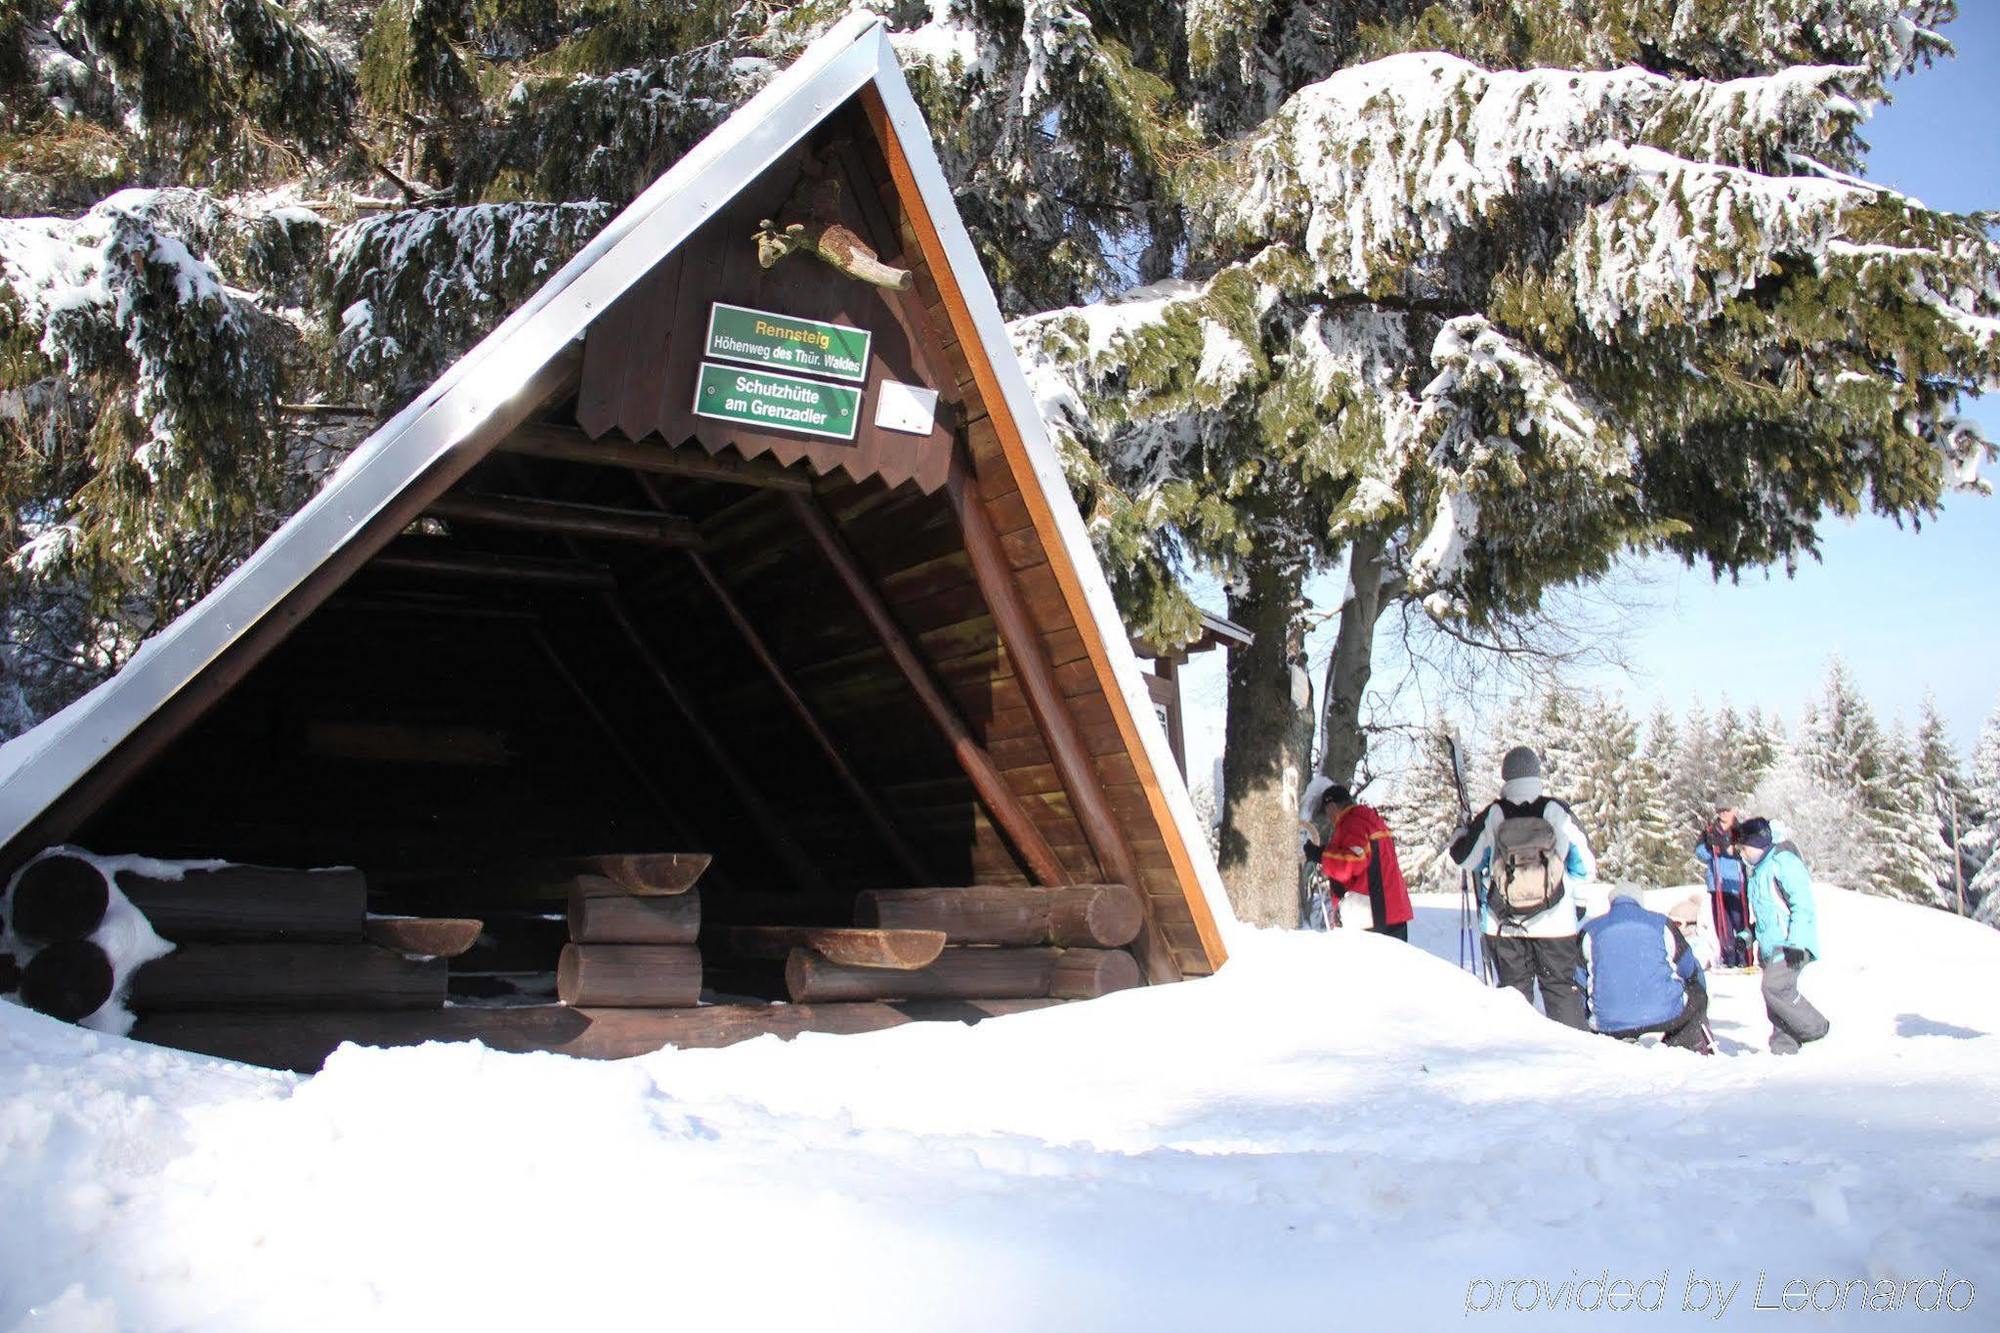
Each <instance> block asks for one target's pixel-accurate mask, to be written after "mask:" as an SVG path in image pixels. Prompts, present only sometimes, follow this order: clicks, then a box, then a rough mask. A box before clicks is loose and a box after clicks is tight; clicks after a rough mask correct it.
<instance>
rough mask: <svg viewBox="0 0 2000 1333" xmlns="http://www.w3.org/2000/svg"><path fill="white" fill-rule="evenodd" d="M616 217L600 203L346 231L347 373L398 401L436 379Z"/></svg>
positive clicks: (498, 208) (339, 267) (338, 266)
mask: <svg viewBox="0 0 2000 1333" xmlns="http://www.w3.org/2000/svg"><path fill="white" fill-rule="evenodd" d="M610 213H611V209H610V207H609V205H606V204H601V203H575V204H529V203H517V204H477V205H473V206H471V207H467V208H423V209H410V210H407V211H404V212H400V213H390V214H386V215H384V216H380V217H372V218H368V219H366V220H364V221H361V222H357V223H355V224H353V225H352V226H349V227H344V228H342V229H341V230H340V231H339V232H338V233H337V234H336V235H335V237H334V239H333V245H332V250H331V270H332V271H331V278H330V285H331V290H332V293H333V298H334V299H333V309H334V310H336V311H338V312H339V320H340V326H339V330H338V334H337V338H338V343H337V346H338V349H339V353H340V355H341V357H342V359H343V361H344V363H345V365H346V367H347V369H348V371H349V372H350V373H351V374H353V375H354V376H355V377H356V378H358V379H360V380H362V381H363V382H365V383H367V384H370V385H372V386H375V387H376V388H378V389H379V390H381V391H382V392H384V393H386V394H387V395H389V396H390V397H392V398H394V397H398V396H403V395H407V394H408V393H410V392H411V391H413V390H414V389H415V388H416V387H417V386H419V385H421V384H423V383H425V382H426V381H428V380H431V379H434V378H435V377H436V376H437V375H438V373H439V372H440V371H442V370H443V368H444V367H445V366H446V365H448V364H449V363H450V362H451V361H452V360H453V359H454V358H455V357H457V356H458V355H459V354H460V353H461V352H463V351H464V350H465V349H466V348H467V347H469V346H471V345H472V343H473V342H474V341H475V340H476V339H477V338H478V337H479V336H480V335H482V334H483V333H485V332H486V331H487V330H488V329H490V328H492V327H493V326H494V325H496V324H498V323H499V322H500V320H501V318H502V317H503V316H505V315H506V313H507V312H508V311H509V310H511V309H512V308H513V307H514V306H515V305H517V304H518V303H519V302H520V301H521V300H523V299H524V298H525V297H526V296H527V295H528V294H529V293H530V292H532V291H533V290H534V289H535V288H536V287H537V286H539V285H540V284H541V282H542V281H543V280H544V279H545V278H546V277H547V275H548V274H549V273H550V272H552V271H554V269H555V268H556V266H558V265H559V264H561V263H562V262H563V261H564V260H566V259H567V258H569V256H570V255H572V254H574V253H575V252H576V251H577V250H578V249H579V248H581V247H582V245H583V243H584V242H585V241H587V240H589V239H590V237H591V236H593V235H595V234H596V232H597V230H598V229H599V228H600V227H602V226H603V225H604V222H605V219H606V218H607V217H609V216H610Z"/></svg>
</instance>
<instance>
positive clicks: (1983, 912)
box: [1964, 705, 2000, 927]
mask: <svg viewBox="0 0 2000 1333" xmlns="http://www.w3.org/2000/svg"><path fill="white" fill-rule="evenodd" d="M1967 785H1968V788H1969V797H1970V799H1969V804H1970V805H1971V807H1972V815H1971V820H1970V829H1971V831H1970V832H1969V833H1967V834H1965V835H1964V840H1965V853H1966V856H1967V858H1968V859H1969V860H1970V861H1971V862H1972V863H1973V864H1974V866H1975V869H1974V870H1973V875H1972V879H1971V881H1970V883H1968V884H1967V886H1966V898H1967V900H1968V901H1970V902H1972V903H1975V904H1976V908H1975V914H1976V915H1977V916H1978V918H1979V919H1980V920H1981V921H1984V922H1985V923H1986V924H1987V925H1989V926H1994V927H2000V705H1995V707H1994V709H1993V713H1992V715H1991V716H1989V717H1988V718H1987V719H1986V725H1985V726H1983V727H1981V728H1980V730H1979V743H1978V744H1977V745H1976V746H1975V747H1974V748H1973V751H1972V775H1971V779H1970V781H1969V783H1968V784H1967Z"/></svg>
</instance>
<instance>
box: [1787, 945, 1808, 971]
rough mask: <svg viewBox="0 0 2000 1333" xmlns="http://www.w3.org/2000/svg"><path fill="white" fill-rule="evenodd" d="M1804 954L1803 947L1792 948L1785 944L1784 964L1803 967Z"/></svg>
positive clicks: (1804, 962)
mask: <svg viewBox="0 0 2000 1333" xmlns="http://www.w3.org/2000/svg"><path fill="white" fill-rule="evenodd" d="M1806 956H1807V955H1806V951H1805V950H1804V949H1794V948H1793V947H1792V946H1791V945H1789V944H1787V945H1786V946H1785V965H1786V966H1787V967H1804V966H1805V965H1806Z"/></svg>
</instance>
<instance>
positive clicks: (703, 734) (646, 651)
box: [603, 593, 826, 892]
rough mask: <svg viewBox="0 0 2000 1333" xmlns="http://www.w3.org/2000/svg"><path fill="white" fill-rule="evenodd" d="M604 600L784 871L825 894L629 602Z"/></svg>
mask: <svg viewBox="0 0 2000 1333" xmlns="http://www.w3.org/2000/svg"><path fill="white" fill-rule="evenodd" d="M603 603H604V609H605V610H606V611H608V612H610V614H611V619H612V621H613V622H614V623H616V624H617V626H618V629H619V631H620V632H621V633H623V634H624V636H625V638H626V641H627V642H629V643H630V644H631V645H632V650H633V651H634V652H635V653H637V654H638V655H639V659H640V661H641V662H642V663H644V665H645V667H646V670H647V671H648V672H649V673H651V675H652V677H653V679H654V681H656V682H657V683H658V684H659V687H660V691H661V693H663V694H665V695H666V696H667V698H668V699H669V700H670V701H671V702H672V703H673V705H674V708H675V709H676V710H678V711H679V713H680V715H681V720H682V721H684V722H686V723H687V728H688V730H689V731H690V732H692V733H693V734H694V738H695V742H696V743H697V744H699V745H700V746H701V748H702V749H703V750H705V751H706V752H707V753H708V759H709V762H710V763H712V764H714V765H715V771H716V772H718V773H720V774H721V775H722V780H723V781H724V782H727V783H728V784H729V785H730V787H732V788H733V789H734V790H735V792H736V799H737V800H739V801H741V802H742V803H743V808H744V809H745V810H747V811H749V813H750V817H751V818H752V819H753V820H755V821H756V823H757V826H758V827H759V828H760V829H762V830H763V833H764V837H765V838H766V839H767V840H768V841H769V843H770V847H771V850H772V852H774V853H775V854H776V855H777V856H778V858H779V859H780V860H782V861H783V862H784V863H785V869H786V870H787V871H789V872H790V873H791V875H792V876H793V877H794V879H795V880H797V881H798V882H799V883H801V884H803V885H805V886H806V887H807V888H808V889H811V890H814V891H818V892H824V891H825V889H826V879H825V877H824V876H822V875H821V874H820V872H819V866H818V865H817V864H815V863H814V862H813V860H812V859H811V858H810V857H808V856H807V855H806V854H805V852H804V850H803V849H802V848H800V846H799V844H798V840H797V839H796V838H794V837H792V834H791V830H790V829H787V828H786V827H785V826H784V824H783V823H781V822H780V821H779V820H778V817H777V816H776V815H774V814H773V813H772V812H771V807H770V805H769V804H768V803H766V801H765V800H764V794H763V793H762V792H761V791H759V790H758V789H757V785H756V784H755V783H753V782H752V781H750V779H749V778H748V777H747V776H745V775H744V772H743V770H742V769H740V768H738V767H737V766H736V760H735V759H734V758H733V757H732V756H731V755H730V753H729V747H728V746H726V745H724V744H723V743H722V742H721V741H720V740H719V739H717V737H716V735H715V733H714V732H712V731H710V730H709V729H708V724H707V723H705V722H703V721H702V719H701V714H700V711H699V710H698V709H696V708H695V706H694V700H692V699H690V698H688V696H687V695H686V694H685V693H684V692H683V691H682V690H681V687H680V686H679V685H678V684H676V683H675V682H674V678H673V676H672V674H671V673H669V672H668V670H667V667H666V663H664V662H662V661H661V660H660V656H659V654H658V653H656V652H654V651H653V646H652V645H651V644H650V643H648V642H646V636H645V635H644V634H643V633H641V632H640V629H639V626H638V624H637V623H636V622H634V621H633V619H632V617H631V616H630V615H628V614H627V613H626V611H625V604H624V602H623V601H621V600H620V599H619V597H618V595H617V594H616V593H606V594H604V597H603Z"/></svg>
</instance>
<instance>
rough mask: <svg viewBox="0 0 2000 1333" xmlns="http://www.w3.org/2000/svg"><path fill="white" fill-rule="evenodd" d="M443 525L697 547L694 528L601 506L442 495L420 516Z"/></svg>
mask: <svg viewBox="0 0 2000 1333" xmlns="http://www.w3.org/2000/svg"><path fill="white" fill-rule="evenodd" d="M424 512H425V513H427V514H429V515H430V516H431V517H433V518H441V519H444V520H445V521H446V522H448V523H465V524H469V525H471V526H473V527H492V528H507V529H510V530H513V531H518V532H551V533H555V534H557V535H559V536H564V537H590V538H598V539H602V540H605V541H624V542H639V543H643V544H645V545H649V546H666V547H674V548H678V549H689V548H694V547H698V546H700V545H701V534H699V533H697V532H696V531H695V528H694V524H692V523H690V522H688V521H687V520H686V519H684V518H681V517H680V516H679V515H676V514H660V513H654V512H651V511H648V510H644V509H612V508H609V507H607V506H604V505H580V504H568V503H565V502H563V501H560V500H531V499H525V498H523V497H521V496H515V495H457V494H454V495H444V496H440V497H439V498H438V499H436V500H433V501H432V502H431V505H430V507H429V508H428V509H426V510H425V511H424Z"/></svg>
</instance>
